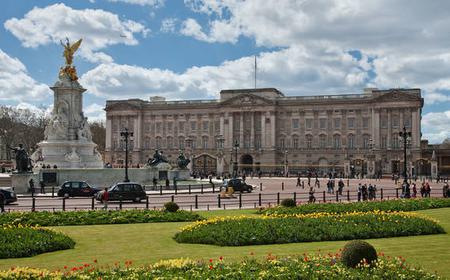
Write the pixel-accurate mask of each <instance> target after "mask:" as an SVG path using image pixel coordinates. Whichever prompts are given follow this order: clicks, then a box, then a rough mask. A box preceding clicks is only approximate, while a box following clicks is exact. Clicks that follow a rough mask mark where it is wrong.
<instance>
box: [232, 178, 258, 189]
mask: <svg viewBox="0 0 450 280" xmlns="http://www.w3.org/2000/svg"><path fill="white" fill-rule="evenodd" d="M227 186H228V187H233V190H234V191H235V192H252V190H253V187H252V186H251V185H249V184H247V183H245V182H244V181H243V180H242V179H238V178H235V179H230V180H229V181H228V185H227Z"/></svg>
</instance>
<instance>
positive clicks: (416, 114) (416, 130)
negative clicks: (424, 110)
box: [411, 108, 420, 148]
mask: <svg viewBox="0 0 450 280" xmlns="http://www.w3.org/2000/svg"><path fill="white" fill-rule="evenodd" d="M411 118H412V120H411V121H412V122H411V133H412V146H413V147H416V148H419V147H420V108H419V109H416V110H414V111H413V112H412V113H411Z"/></svg>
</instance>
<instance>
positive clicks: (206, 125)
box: [203, 121, 209, 131]
mask: <svg viewBox="0 0 450 280" xmlns="http://www.w3.org/2000/svg"><path fill="white" fill-rule="evenodd" d="M208 128H209V122H208V121H203V131H208Z"/></svg>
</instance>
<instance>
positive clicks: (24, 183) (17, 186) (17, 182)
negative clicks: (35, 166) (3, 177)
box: [11, 172, 39, 194]
mask: <svg viewBox="0 0 450 280" xmlns="http://www.w3.org/2000/svg"><path fill="white" fill-rule="evenodd" d="M30 179H33V181H34V190H35V191H36V190H39V174H34V173H31V172H30V173H13V174H11V185H12V187H13V189H14V191H15V192H16V193H21V194H23V193H27V192H28V189H29V186H30V185H29V181H30Z"/></svg>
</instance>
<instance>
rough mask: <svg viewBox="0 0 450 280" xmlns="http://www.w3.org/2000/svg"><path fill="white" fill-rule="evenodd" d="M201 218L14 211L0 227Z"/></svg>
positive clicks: (136, 212)
mask: <svg viewBox="0 0 450 280" xmlns="http://www.w3.org/2000/svg"><path fill="white" fill-rule="evenodd" d="M201 219H202V217H201V216H200V215H198V214H196V213H193V212H188V211H181V210H180V211H177V212H176V213H171V212H166V211H158V210H122V211H116V210H110V211H104V210H92V211H58V212H47V211H42V212H11V213H4V214H3V215H0V225H5V224H22V225H24V224H26V225H40V226H69V225H101V224H135V223H158V222H187V221H198V220H201Z"/></svg>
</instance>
